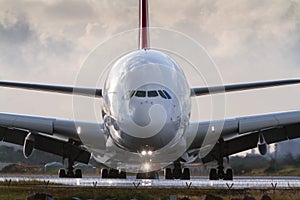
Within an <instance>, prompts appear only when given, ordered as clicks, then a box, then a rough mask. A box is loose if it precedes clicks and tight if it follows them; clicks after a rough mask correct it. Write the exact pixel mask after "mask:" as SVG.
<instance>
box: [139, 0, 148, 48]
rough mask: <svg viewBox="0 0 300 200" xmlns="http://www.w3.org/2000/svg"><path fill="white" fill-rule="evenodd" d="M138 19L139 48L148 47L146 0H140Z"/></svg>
mask: <svg viewBox="0 0 300 200" xmlns="http://www.w3.org/2000/svg"><path fill="white" fill-rule="evenodd" d="M139 20H140V21H139V23H140V24H139V49H148V48H149V47H150V42H149V13H148V0H140V6H139Z"/></svg>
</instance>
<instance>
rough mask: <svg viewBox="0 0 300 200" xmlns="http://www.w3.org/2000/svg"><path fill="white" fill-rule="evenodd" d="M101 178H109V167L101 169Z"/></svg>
mask: <svg viewBox="0 0 300 200" xmlns="http://www.w3.org/2000/svg"><path fill="white" fill-rule="evenodd" d="M101 178H108V169H101Z"/></svg>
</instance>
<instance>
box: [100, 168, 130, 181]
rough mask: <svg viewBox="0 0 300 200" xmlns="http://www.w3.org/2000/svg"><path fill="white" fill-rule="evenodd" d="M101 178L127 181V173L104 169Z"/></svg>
mask: <svg viewBox="0 0 300 200" xmlns="http://www.w3.org/2000/svg"><path fill="white" fill-rule="evenodd" d="M101 178H119V179H126V172H124V171H119V170H117V169H112V168H111V169H105V168H104V169H102V170H101Z"/></svg>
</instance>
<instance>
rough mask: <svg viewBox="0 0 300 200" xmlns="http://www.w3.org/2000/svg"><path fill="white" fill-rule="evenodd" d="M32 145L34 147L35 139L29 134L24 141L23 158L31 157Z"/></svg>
mask: <svg viewBox="0 0 300 200" xmlns="http://www.w3.org/2000/svg"><path fill="white" fill-rule="evenodd" d="M34 145H35V137H34V135H33V134H32V133H29V134H28V135H27V136H26V138H25V140H24V146H23V155H24V157H25V158H28V157H29V156H31V154H32V152H33V149H34Z"/></svg>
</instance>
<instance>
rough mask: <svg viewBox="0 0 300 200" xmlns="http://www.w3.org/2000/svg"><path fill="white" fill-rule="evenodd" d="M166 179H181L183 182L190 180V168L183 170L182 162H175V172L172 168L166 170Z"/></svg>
mask: <svg viewBox="0 0 300 200" xmlns="http://www.w3.org/2000/svg"><path fill="white" fill-rule="evenodd" d="M164 175H165V179H167V180H170V179H181V180H190V169H189V168H183V169H182V168H181V163H180V161H175V162H174V168H173V170H172V169H171V168H166V169H165V172H164Z"/></svg>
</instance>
